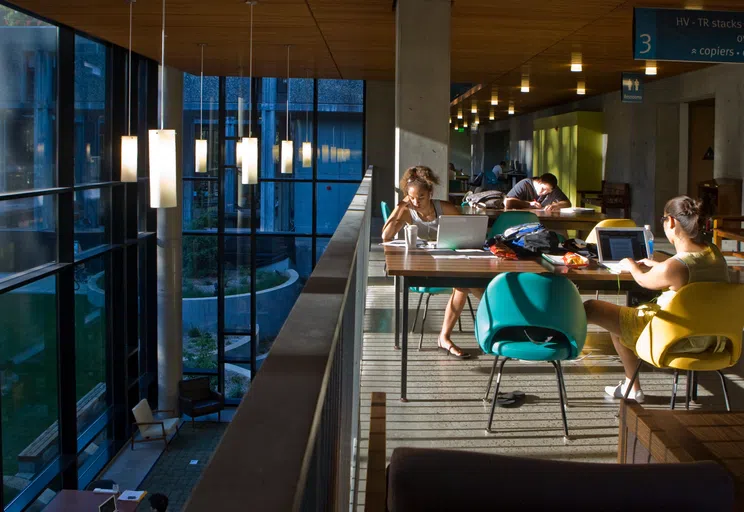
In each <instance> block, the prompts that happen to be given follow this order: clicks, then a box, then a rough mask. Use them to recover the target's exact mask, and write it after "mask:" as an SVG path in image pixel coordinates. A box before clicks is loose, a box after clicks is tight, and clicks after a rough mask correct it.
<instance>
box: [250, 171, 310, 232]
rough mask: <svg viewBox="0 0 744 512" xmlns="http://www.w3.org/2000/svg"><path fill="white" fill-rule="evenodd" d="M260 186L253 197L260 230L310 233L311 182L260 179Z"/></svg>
mask: <svg viewBox="0 0 744 512" xmlns="http://www.w3.org/2000/svg"><path fill="white" fill-rule="evenodd" d="M260 189H261V190H260V196H259V197H258V198H257V201H258V207H257V208H258V212H257V213H258V216H259V219H257V221H258V225H259V230H260V231H267V232H276V233H287V232H290V233H307V234H310V233H312V229H313V227H312V223H313V196H312V194H313V185H312V183H305V182H291V181H276V182H271V181H264V182H262V183H261V187H260Z"/></svg>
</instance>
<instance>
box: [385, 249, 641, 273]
mask: <svg viewBox="0 0 744 512" xmlns="http://www.w3.org/2000/svg"><path fill="white" fill-rule="evenodd" d="M384 249H385V266H386V268H387V273H388V275H390V276H403V277H449V278H457V277H467V278H483V279H489V278H492V277H494V276H496V275H498V274H502V273H504V272H532V273H544V272H551V271H552V272H553V273H555V274H560V275H565V276H566V277H568V278H569V279H571V280H572V281H617V280H618V279H619V280H620V281H633V276H631V275H630V274H629V273H623V274H613V273H612V272H610V271H609V270H607V269H606V268H604V267H600V266H598V265H597V264H596V263H595V262H592V264H591V265H590V266H589V267H587V268H585V269H569V268H566V267H560V266H555V267H553V265H551V264H550V263H548V262H545V263H542V261H541V260H540V259H537V258H536V259H534V260H517V261H508V260H501V259H499V258H496V257H495V256H494V257H477V258H470V259H465V258H454V257H453V258H449V257H443V258H437V257H435V255H433V254H432V253H431V252H430V251H427V250H425V249H415V250H406V249H405V248H403V247H395V246H385V248H384ZM457 254H458V253H456V252H454V251H452V255H453V256H454V255H457ZM460 254H461V255H466V253H460Z"/></svg>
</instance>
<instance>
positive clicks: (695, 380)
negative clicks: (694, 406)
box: [692, 370, 698, 402]
mask: <svg viewBox="0 0 744 512" xmlns="http://www.w3.org/2000/svg"><path fill="white" fill-rule="evenodd" d="M697 399H698V373H697V372H696V371H695V370H692V401H693V402H697Z"/></svg>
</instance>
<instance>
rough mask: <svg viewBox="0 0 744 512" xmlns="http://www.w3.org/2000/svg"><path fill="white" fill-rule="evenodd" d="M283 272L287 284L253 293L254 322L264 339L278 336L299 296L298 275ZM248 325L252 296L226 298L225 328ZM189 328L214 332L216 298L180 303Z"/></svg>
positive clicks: (195, 299)
mask: <svg viewBox="0 0 744 512" xmlns="http://www.w3.org/2000/svg"><path fill="white" fill-rule="evenodd" d="M285 272H286V273H287V275H288V276H289V279H287V281H285V282H284V283H282V284H280V285H279V286H275V287H273V288H268V289H266V290H261V291H260V292H257V293H256V312H257V314H258V318H257V319H256V320H257V322H258V323H259V324H260V325H261V334H262V336H264V337H272V336H276V335H277V334H279V330H280V329H281V328H282V325H283V324H284V319H285V318H286V317H287V315H288V314H289V311H290V310H291V309H292V306H294V303H295V300H296V299H297V296H298V295H299V294H300V282H299V277H300V276H299V274H298V273H297V272H296V271H295V270H292V269H286V270H285ZM250 323H251V294H250V293H243V294H240V295H228V296H227V297H225V326H226V328H228V329H232V328H238V327H239V328H247V327H249V326H250ZM192 327H196V328H197V329H199V330H202V331H216V330H217V297H204V298H194V299H183V330H184V332H188V330H189V329H190V328H192Z"/></svg>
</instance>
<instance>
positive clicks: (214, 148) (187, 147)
mask: <svg viewBox="0 0 744 512" xmlns="http://www.w3.org/2000/svg"><path fill="white" fill-rule="evenodd" d="M199 93H200V77H199V76H197V75H190V74H188V73H185V74H184V75H183V175H184V176H186V177H197V178H198V177H205V176H217V169H218V162H219V159H218V156H219V155H218V151H219V139H218V137H217V135H218V131H217V127H218V116H219V78H218V77H216V76H205V77H204V93H203V97H201V98H202V101H201V102H200V94H199ZM200 104H201V105H202V107H201V110H200ZM200 137H201V138H203V139H206V140H207V141H208V143H207V148H208V149H207V172H205V173H196V172H195V158H194V157H195V147H196V146H195V144H196V143H195V140H196V139H197V138H200Z"/></svg>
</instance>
